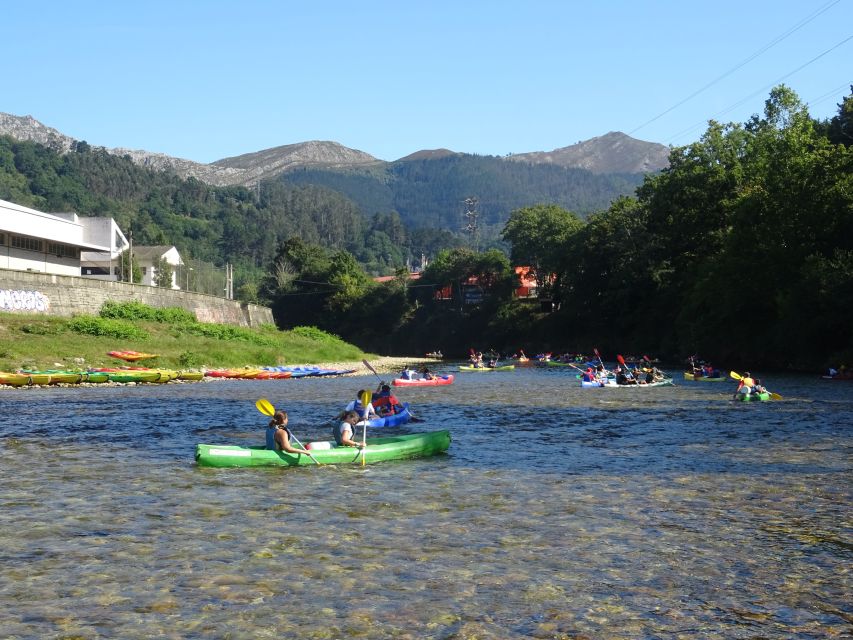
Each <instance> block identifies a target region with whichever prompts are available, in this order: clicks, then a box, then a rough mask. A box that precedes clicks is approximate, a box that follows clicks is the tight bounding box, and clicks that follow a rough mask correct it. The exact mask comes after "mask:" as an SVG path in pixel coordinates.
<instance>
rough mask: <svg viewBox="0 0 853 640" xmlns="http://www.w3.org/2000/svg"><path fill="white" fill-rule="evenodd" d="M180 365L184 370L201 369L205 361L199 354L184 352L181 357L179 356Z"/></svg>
mask: <svg viewBox="0 0 853 640" xmlns="http://www.w3.org/2000/svg"><path fill="white" fill-rule="evenodd" d="M178 364H179V365H181V366H182V367H184V368H189V367H200V366H201V365H203V364H204V360H203V359H202V357H201V356H200V355H199V354H197V353H193V352H192V351H184V352H183V353H182V354H181V355H179V356H178Z"/></svg>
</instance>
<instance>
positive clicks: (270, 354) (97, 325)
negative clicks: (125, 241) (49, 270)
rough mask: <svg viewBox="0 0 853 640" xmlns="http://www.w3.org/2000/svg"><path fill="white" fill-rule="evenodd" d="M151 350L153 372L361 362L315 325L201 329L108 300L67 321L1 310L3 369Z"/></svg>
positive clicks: (89, 363)
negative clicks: (92, 311)
mask: <svg viewBox="0 0 853 640" xmlns="http://www.w3.org/2000/svg"><path fill="white" fill-rule="evenodd" d="M120 350H132V351H141V352H145V353H156V354H158V357H157V358H152V359H149V360H145V361H144V362H143V363H142V364H144V365H145V366H150V367H164V368H172V369H192V368H202V367H206V368H216V367H242V366H247V365H248V366H274V365H286V364H294V365H296V364H314V363H320V362H343V361H358V360H361V359H362V358H364V357H365V356H366V355H367V354H365V353H364V352H363V351H362V350H361V349H359V348H358V347H356V346H354V345H351V344H349V343H347V342H344V341H343V340H341V339H340V338H338V337H337V336H335V335H332V334H330V333H326V332H325V331H321V330H319V329H316V328H314V327H294V328H293V329H291V330H289V331H280V330H278V329H276V328H275V327H274V326H272V325H268V326H262V327H259V328H257V329H249V328H243V327H235V326H232V325H220V324H205V323H200V322H197V321H196V320H195V318H194V317H193V316H192V314H190V313H188V312H186V311H185V310H183V309H178V308H168V309H155V308H153V307H148V306H146V305H143V304H140V303H137V302H131V303H109V302H108V303H106V304H104V306H103V307H102V308H101V311H100V313H99V314H98V315H97V316H90V315H79V316H75V317H73V318H71V319H67V318H58V317H52V316H43V315H24V314H18V313H0V371H15V370H17V369H20V368H33V369H55V368H60V367H61V368H67V369H79V368H86V367H101V366H116V365H118V364H120V363H121V361H120V360H118V359H116V358H113V357H111V356H109V355H107V352H109V351H120Z"/></svg>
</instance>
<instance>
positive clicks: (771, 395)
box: [770, 393, 782, 400]
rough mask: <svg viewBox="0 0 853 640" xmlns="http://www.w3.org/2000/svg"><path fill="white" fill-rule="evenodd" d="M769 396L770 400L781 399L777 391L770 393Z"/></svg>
mask: <svg viewBox="0 0 853 640" xmlns="http://www.w3.org/2000/svg"><path fill="white" fill-rule="evenodd" d="M770 398H771V400H781V399H782V396H780V395H779V394H778V393H771V394H770Z"/></svg>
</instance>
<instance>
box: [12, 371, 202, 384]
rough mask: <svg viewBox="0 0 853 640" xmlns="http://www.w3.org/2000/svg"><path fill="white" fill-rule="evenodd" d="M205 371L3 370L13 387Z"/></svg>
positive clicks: (190, 376) (158, 378)
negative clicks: (10, 371)
mask: <svg viewBox="0 0 853 640" xmlns="http://www.w3.org/2000/svg"><path fill="white" fill-rule="evenodd" d="M203 377H204V373H202V372H201V371H175V370H172V369H145V370H139V369H104V370H98V369H93V370H91V371H62V370H45V371H15V372H13V373H9V372H2V371H0V385H6V386H11V387H31V386H46V385H56V384H84V383H89V384H99V383H106V382H113V383H121V384H129V383H143V382H149V383H150V382H161V383H162V382H171V381H172V380H184V381H193V380H201V379H202V378H203Z"/></svg>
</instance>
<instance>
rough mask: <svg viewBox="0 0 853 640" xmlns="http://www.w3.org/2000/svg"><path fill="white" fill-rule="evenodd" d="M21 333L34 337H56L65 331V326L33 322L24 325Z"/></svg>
mask: <svg viewBox="0 0 853 640" xmlns="http://www.w3.org/2000/svg"><path fill="white" fill-rule="evenodd" d="M21 331H23V332H24V333H29V334H30V335H34V336H55V335H58V334H60V333H62V332H63V331H65V325H64V324H63V323H59V322H53V323H47V322H33V323H31V324H22V325H21Z"/></svg>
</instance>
